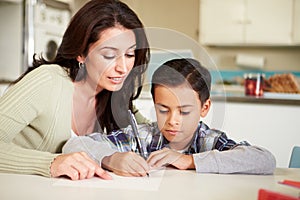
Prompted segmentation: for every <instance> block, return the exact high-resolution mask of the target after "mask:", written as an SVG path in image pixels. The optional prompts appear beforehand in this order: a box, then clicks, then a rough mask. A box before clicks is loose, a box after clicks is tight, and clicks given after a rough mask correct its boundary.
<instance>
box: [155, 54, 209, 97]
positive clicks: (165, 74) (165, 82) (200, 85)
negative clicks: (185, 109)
mask: <svg viewBox="0 0 300 200" xmlns="http://www.w3.org/2000/svg"><path fill="white" fill-rule="evenodd" d="M186 81H187V82H188V83H189V84H190V86H191V87H192V88H193V90H194V91H196V92H197V93H198V95H199V99H200V101H201V103H204V102H205V101H206V100H207V99H209V97H210V87H211V75H210V73H209V71H208V70H207V69H206V68H205V67H203V66H202V65H201V64H200V62H198V61H197V60H195V59H192V58H181V59H173V60H170V61H167V62H165V63H164V64H162V65H161V66H160V67H159V68H158V69H157V70H156V71H155V72H154V74H153V76H152V81H151V94H152V97H153V100H154V97H155V96H154V90H155V86H157V85H162V86H169V87H175V86H179V85H181V84H183V83H185V82H186Z"/></svg>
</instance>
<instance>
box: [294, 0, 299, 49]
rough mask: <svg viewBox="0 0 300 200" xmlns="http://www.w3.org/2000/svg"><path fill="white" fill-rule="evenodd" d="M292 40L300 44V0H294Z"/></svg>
mask: <svg viewBox="0 0 300 200" xmlns="http://www.w3.org/2000/svg"><path fill="white" fill-rule="evenodd" d="M293 17H294V18H293V41H294V42H295V43H296V44H300V0H294V16H293Z"/></svg>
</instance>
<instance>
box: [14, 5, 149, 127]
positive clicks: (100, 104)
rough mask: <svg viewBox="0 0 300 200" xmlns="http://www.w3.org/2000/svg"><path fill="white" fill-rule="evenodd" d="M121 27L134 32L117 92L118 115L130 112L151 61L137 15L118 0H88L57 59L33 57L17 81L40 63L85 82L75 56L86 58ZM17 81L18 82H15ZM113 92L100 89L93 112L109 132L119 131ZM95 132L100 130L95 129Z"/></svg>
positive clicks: (67, 34)
mask: <svg viewBox="0 0 300 200" xmlns="http://www.w3.org/2000/svg"><path fill="white" fill-rule="evenodd" d="M118 25H120V26H123V27H124V28H126V29H130V30H132V31H133V32H134V34H135V37H136V50H135V62H134V67H133V70H131V72H130V74H129V75H128V78H127V79H126V80H125V82H124V85H123V87H122V88H121V89H120V91H118V93H119V94H120V95H118V96H119V98H120V99H119V100H118V101H120V102H122V105H114V106H119V108H120V109H119V112H121V111H123V112H126V113H127V110H128V109H131V110H132V100H134V99H136V98H137V97H138V96H139V94H140V92H141V90H142V82H143V79H144V72H145V71H146V69H147V65H148V62H149V59H150V51H149V44H148V40H147V37H146V34H145V31H144V27H143V24H142V22H141V21H140V20H139V18H138V16H137V15H136V14H135V13H134V12H133V11H132V10H131V9H130V8H129V7H128V6H127V5H126V4H124V3H122V2H120V1H118V0H91V1H89V2H87V3H86V4H85V5H84V6H83V7H82V8H81V9H80V10H79V11H78V12H77V13H76V14H75V15H74V16H73V17H72V19H71V21H70V24H69V26H68V27H67V29H66V31H65V33H64V35H63V39H62V42H61V44H60V46H59V48H58V50H57V54H56V57H55V58H54V59H53V60H51V61H47V60H45V59H44V58H43V57H42V56H40V57H39V58H38V59H37V58H36V55H34V56H33V57H34V58H33V59H34V60H33V66H32V67H29V68H28V70H27V71H26V72H25V73H24V74H23V75H22V76H21V77H20V78H19V79H18V80H20V79H21V78H22V77H24V76H25V75H26V74H27V73H28V72H30V71H32V70H34V69H35V68H37V67H39V66H41V65H43V64H58V65H60V66H61V67H63V68H64V69H66V71H67V72H68V75H69V77H70V78H71V80H72V81H80V80H83V79H85V77H86V71H85V72H83V73H78V72H79V66H78V61H77V59H76V58H77V57H78V56H87V54H88V51H89V47H90V46H91V45H92V44H93V43H95V42H96V41H98V40H99V39H100V35H101V33H102V32H103V31H104V30H106V29H108V28H112V27H115V26H118ZM18 80H17V81H18ZM111 96H112V92H111V91H107V90H103V91H101V92H100V93H99V94H97V95H96V101H97V103H96V112H97V118H98V122H99V124H98V125H100V127H99V126H98V128H100V129H102V130H104V129H106V130H107V131H108V132H109V131H112V130H113V129H118V128H120V126H119V125H118V124H117V122H116V120H115V119H114V116H113V112H112V109H111V107H112V106H113V105H111V104H112V103H111ZM126 101H127V102H126ZM124 102H125V103H124ZM97 131H101V130H98V129H97Z"/></svg>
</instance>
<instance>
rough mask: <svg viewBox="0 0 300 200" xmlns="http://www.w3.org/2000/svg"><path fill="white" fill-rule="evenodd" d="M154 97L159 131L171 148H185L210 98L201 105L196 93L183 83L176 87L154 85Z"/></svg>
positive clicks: (206, 110) (205, 110) (206, 108)
mask: <svg viewBox="0 0 300 200" xmlns="http://www.w3.org/2000/svg"><path fill="white" fill-rule="evenodd" d="M154 97H155V102H154V104H155V110H156V117H157V123H158V127H159V129H160V131H161V132H162V134H163V135H164V136H165V138H166V139H167V140H168V141H169V142H170V147H171V148H172V149H176V150H183V149H185V148H186V147H187V145H189V143H190V141H191V139H192V138H193V134H194V132H195V130H196V128H197V126H198V122H199V121H200V117H205V116H206V114H207V112H208V110H209V107H210V100H207V101H206V102H204V104H203V105H201V101H200V99H199V96H198V94H197V93H196V92H195V91H194V90H193V89H192V88H191V87H189V85H188V84H185V83H184V84H182V85H180V86H176V87H169V86H168V87H165V86H161V85H156V86H155V90H154Z"/></svg>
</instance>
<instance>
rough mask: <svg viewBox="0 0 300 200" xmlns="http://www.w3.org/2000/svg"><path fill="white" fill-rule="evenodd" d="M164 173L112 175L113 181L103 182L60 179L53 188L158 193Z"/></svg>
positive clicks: (93, 179) (97, 179)
mask: <svg viewBox="0 0 300 200" xmlns="http://www.w3.org/2000/svg"><path fill="white" fill-rule="evenodd" d="M164 171H165V170H162V169H161V170H153V171H151V172H150V173H149V177H147V176H146V177H124V176H118V175H115V174H113V173H110V175H111V176H112V178H113V180H103V179H101V178H98V177H93V178H91V179H85V180H78V181H72V180H70V179H59V180H58V181H56V182H54V183H53V186H69V187H90V188H109V189H124V190H144V191H157V190H158V189H159V186H160V183H161V180H162V177H163V175H164Z"/></svg>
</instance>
